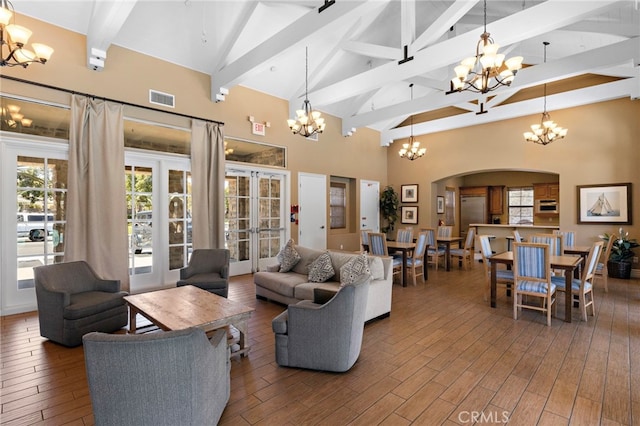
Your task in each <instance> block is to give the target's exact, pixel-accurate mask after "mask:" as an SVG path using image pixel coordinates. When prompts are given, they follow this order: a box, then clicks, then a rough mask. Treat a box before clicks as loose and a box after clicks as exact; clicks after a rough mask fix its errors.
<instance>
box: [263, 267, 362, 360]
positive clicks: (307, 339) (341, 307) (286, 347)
mask: <svg viewBox="0 0 640 426" xmlns="http://www.w3.org/2000/svg"><path fill="white" fill-rule="evenodd" d="M370 282H371V276H370V275H362V276H360V277H359V278H358V279H357V281H356V282H354V283H353V284H347V285H344V286H343V287H341V288H340V290H339V291H338V292H337V293H335V292H329V291H327V290H322V289H315V290H314V301H311V300H303V301H301V302H298V303H297V304H295V305H289V307H288V308H287V310H286V311H284V312H283V313H281V314H280V315H278V316H277V317H276V318H274V319H273V321H272V327H273V331H274V333H275V338H276V362H277V363H278V365H280V366H283V367H299V368H308V369H312V370H322V371H333V372H344V371H347V370H349V369H350V368H351V367H352V366H353V364H355V362H356V360H357V359H358V356H359V355H360V348H361V346H362V335H363V333H364V314H365V309H366V305H367V294H368V291H369V284H370ZM328 297H330V299H329V300H328V301H327V302H326V303H322V302H324V300H325V299H327V298H328Z"/></svg>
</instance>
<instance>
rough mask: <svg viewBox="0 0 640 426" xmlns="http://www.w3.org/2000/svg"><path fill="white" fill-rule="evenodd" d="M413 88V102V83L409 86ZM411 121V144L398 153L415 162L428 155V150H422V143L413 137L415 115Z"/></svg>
mask: <svg viewBox="0 0 640 426" xmlns="http://www.w3.org/2000/svg"><path fill="white" fill-rule="evenodd" d="M409 88H411V100H413V83H411V84H410V85H409ZM409 117H410V120H411V136H409V142H407V143H403V144H402V149H400V151H398V154H399V155H400V158H406V159H407V160H411V161H413V160H415V159H416V158H420V157H422V156H423V155H424V154H426V153H427V148H420V142H418V141H417V140H415V139H414V137H413V115H411V116H409Z"/></svg>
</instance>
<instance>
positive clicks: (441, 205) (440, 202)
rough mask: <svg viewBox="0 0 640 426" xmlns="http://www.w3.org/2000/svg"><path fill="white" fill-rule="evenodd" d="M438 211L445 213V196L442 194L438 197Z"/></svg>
mask: <svg viewBox="0 0 640 426" xmlns="http://www.w3.org/2000/svg"><path fill="white" fill-rule="evenodd" d="M436 213H438V214H442V213H444V197H443V196H441V195H438V196H437V197H436Z"/></svg>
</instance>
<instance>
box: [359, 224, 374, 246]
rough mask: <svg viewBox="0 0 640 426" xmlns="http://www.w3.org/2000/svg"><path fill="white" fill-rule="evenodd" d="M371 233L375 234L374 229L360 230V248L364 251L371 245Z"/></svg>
mask: <svg viewBox="0 0 640 426" xmlns="http://www.w3.org/2000/svg"><path fill="white" fill-rule="evenodd" d="M369 232H373V230H372V229H361V230H360V247H362V250H366V249H367V248H366V247H367V246H368V245H369Z"/></svg>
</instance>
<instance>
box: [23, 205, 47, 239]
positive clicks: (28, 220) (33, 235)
mask: <svg viewBox="0 0 640 426" xmlns="http://www.w3.org/2000/svg"><path fill="white" fill-rule="evenodd" d="M46 219H47V221H46V224H45V214H44V213H37V212H32V213H29V212H18V225H17V229H18V237H28V238H29V240H30V241H44V240H45V238H46V237H47V235H51V234H52V232H53V221H54V218H53V215H52V214H48V215H46Z"/></svg>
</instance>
